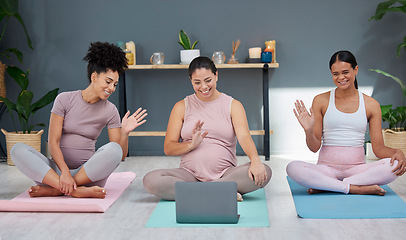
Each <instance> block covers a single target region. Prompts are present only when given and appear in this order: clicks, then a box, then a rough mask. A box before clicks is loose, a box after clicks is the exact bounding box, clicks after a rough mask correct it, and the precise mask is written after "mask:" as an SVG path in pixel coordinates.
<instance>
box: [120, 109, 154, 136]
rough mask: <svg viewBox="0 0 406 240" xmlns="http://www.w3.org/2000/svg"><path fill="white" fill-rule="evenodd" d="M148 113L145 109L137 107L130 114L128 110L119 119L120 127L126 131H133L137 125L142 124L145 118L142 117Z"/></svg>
mask: <svg viewBox="0 0 406 240" xmlns="http://www.w3.org/2000/svg"><path fill="white" fill-rule="evenodd" d="M147 115H148V113H147V110H146V109H144V110H143V109H142V108H138V109H137V111H135V113H133V114H132V115H131V116H130V111H127V113H126V114H125V115H124V117H123V119H122V121H121V129H122V130H123V131H125V132H126V133H129V132H131V131H133V130H134V129H135V128H137V127H138V126H141V125H142V124H144V123H145V122H146V121H147V120H145V119H144V118H145V117H146V116H147Z"/></svg>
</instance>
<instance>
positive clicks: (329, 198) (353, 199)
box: [288, 177, 406, 219]
mask: <svg viewBox="0 0 406 240" xmlns="http://www.w3.org/2000/svg"><path fill="white" fill-rule="evenodd" d="M288 183H289V186H290V190H291V191H292V195H293V200H294V202H295V207H296V212H297V215H298V216H299V217H301V218H318V219H360V218H406V203H405V202H404V201H403V200H402V199H401V198H400V197H399V196H398V195H397V194H396V193H395V192H394V191H393V190H392V189H391V188H390V187H388V186H387V185H384V186H381V187H382V188H383V189H385V191H386V194H385V196H375V195H354V194H342V193H333V192H325V193H319V194H310V195H309V194H308V193H307V188H305V187H302V186H300V185H299V184H297V183H296V182H295V181H293V180H292V179H290V178H289V177H288Z"/></svg>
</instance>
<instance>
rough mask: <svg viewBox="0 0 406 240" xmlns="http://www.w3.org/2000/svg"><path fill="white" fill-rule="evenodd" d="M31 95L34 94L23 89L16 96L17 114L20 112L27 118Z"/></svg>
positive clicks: (29, 111) (29, 113)
mask: <svg viewBox="0 0 406 240" xmlns="http://www.w3.org/2000/svg"><path fill="white" fill-rule="evenodd" d="M33 97H34V94H33V93H32V92H31V91H27V90H23V91H21V93H20V95H19V96H18V98H17V111H18V114H21V115H22V116H23V117H24V118H25V119H27V120H28V118H29V117H30V115H31V102H32V99H33Z"/></svg>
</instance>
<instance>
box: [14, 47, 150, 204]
mask: <svg viewBox="0 0 406 240" xmlns="http://www.w3.org/2000/svg"><path fill="white" fill-rule="evenodd" d="M83 60H85V61H87V62H88V66H87V71H88V72H87V76H88V79H89V85H88V87H87V88H86V89H84V90H77V91H71V92H63V93H60V94H59V95H58V96H57V97H56V99H55V102H54V105H53V108H52V110H51V116H50V120H49V132H48V146H49V151H50V155H51V158H50V159H48V158H47V157H45V156H44V155H42V154H41V153H39V152H38V151H36V150H35V149H33V148H32V147H30V146H28V145H25V144H23V143H17V144H15V145H14V146H13V148H12V149H11V157H12V159H13V162H14V163H15V165H16V166H17V168H18V169H19V170H20V171H21V172H22V173H24V174H25V175H26V176H28V177H29V178H31V179H33V180H34V181H35V182H36V184H37V185H36V186H32V187H31V188H30V189H29V190H28V192H29V195H30V196H31V197H42V196H59V195H70V196H73V197H79V198H80V197H89V198H104V197H105V196H106V191H105V189H104V188H103V187H104V185H105V183H106V180H107V178H108V177H109V176H110V174H111V173H112V172H113V171H114V170H115V169H116V168H117V166H118V165H119V164H120V162H121V160H122V159H124V158H125V157H126V155H127V151H128V135H129V133H130V132H131V131H132V130H133V129H135V128H136V127H138V126H140V125H141V124H143V123H144V122H145V121H146V120H144V118H145V116H146V115H147V113H146V110H142V109H141V108H139V109H138V110H137V111H136V112H135V113H134V114H132V115H131V116H130V112H129V111H128V112H127V113H126V114H125V116H124V117H123V119H122V122H121V123H120V116H119V113H118V111H117V108H116V107H115V106H114V104H112V103H111V102H110V101H108V100H107V99H108V98H109V96H110V95H111V94H112V93H113V92H114V91H115V90H116V87H117V84H118V80H119V74H120V73H123V72H124V70H125V69H126V68H127V60H126V58H125V53H124V52H123V51H122V50H121V49H120V48H119V47H117V46H115V45H113V44H109V43H101V42H95V43H91V45H90V47H89V50H88V53H87V55H86V56H85V57H84V59H83ZM105 126H107V131H108V136H109V140H110V142H109V143H107V144H105V145H104V146H102V147H100V148H99V149H97V151H95V143H96V141H97V138H98V136H99V135H100V133H101V131H102V129H103V128H104V127H105Z"/></svg>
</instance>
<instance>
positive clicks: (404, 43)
mask: <svg viewBox="0 0 406 240" xmlns="http://www.w3.org/2000/svg"><path fill="white" fill-rule="evenodd" d="M402 47H403V48H404V49H405V51H406V36H405V37H404V38H403V42H402V43H400V44H399V45H398V47H397V48H396V53H397V56H400V50H401V49H402Z"/></svg>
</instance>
